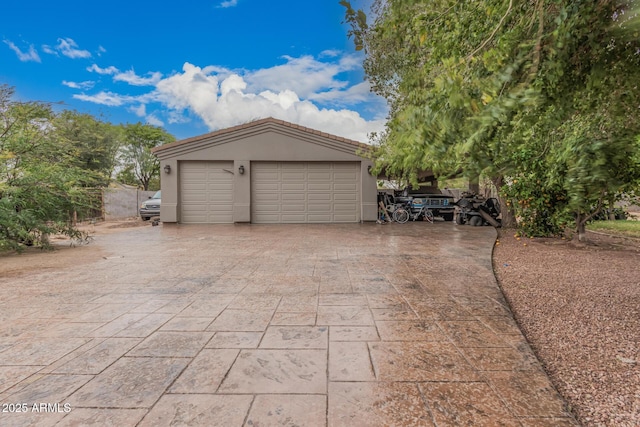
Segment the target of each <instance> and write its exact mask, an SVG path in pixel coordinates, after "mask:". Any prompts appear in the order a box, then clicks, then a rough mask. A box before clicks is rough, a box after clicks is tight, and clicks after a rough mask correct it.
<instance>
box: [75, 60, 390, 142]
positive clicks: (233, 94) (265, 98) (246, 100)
mask: <svg viewBox="0 0 640 427" xmlns="http://www.w3.org/2000/svg"><path fill="white" fill-rule="evenodd" d="M332 55H333V56H332ZM324 56H325V58H326V57H330V60H327V62H324V61H320V60H318V59H315V58H314V57H311V56H302V57H299V58H292V57H285V59H286V63H285V64H281V65H277V66H274V67H272V68H264V69H260V70H255V71H252V70H235V71H232V70H229V69H227V68H224V67H219V66H216V65H209V66H206V67H198V66H196V65H193V64H190V63H185V64H184V65H183V68H182V71H181V72H177V73H174V74H172V75H170V76H167V77H163V76H162V74H160V73H157V72H155V73H147V74H146V77H140V76H138V75H136V74H135V72H134V71H133V70H132V71H127V72H120V71H119V70H118V69H117V68H115V67H107V68H100V67H99V66H97V65H95V64H93V65H92V66H90V67H89V68H87V70H88V71H91V72H96V73H99V74H109V75H112V76H113V79H114V81H122V82H125V83H128V84H130V85H134V86H141V85H143V84H145V85H153V86H155V89H154V90H151V91H149V92H147V93H144V94H142V95H139V96H128V95H121V94H118V93H114V92H105V91H103V92H100V93H98V94H95V95H87V94H81V95H74V97H75V98H76V99H81V100H84V101H87V102H93V103H98V104H102V105H108V106H125V107H127V108H128V111H130V112H132V113H134V114H136V115H137V116H138V117H145V119H146V120H147V121H148V122H149V123H161V122H162V121H163V120H165V121H166V122H168V123H171V124H173V123H184V122H187V121H189V120H191V119H192V118H193V117H198V118H199V119H201V120H202V121H203V122H204V123H205V125H206V126H207V127H208V128H209V130H212V131H213V130H217V129H222V128H226V127H230V126H235V125H238V124H241V123H246V122H249V121H252V120H256V119H260V118H265V117H275V118H278V119H281V120H285V121H288V122H292V123H297V124H300V125H302V126H307V127H310V128H313V129H318V130H321V131H323V132H327V133H331V134H335V135H339V136H343V137H346V138H351V139H355V140H358V141H362V142H366V141H367V140H368V137H367V135H368V134H369V133H371V132H374V131H375V132H379V131H381V130H382V129H383V128H384V122H385V121H384V116H385V115H386V105H385V103H384V101H383V100H381V98H378V97H376V96H375V95H373V94H371V93H370V91H369V85H368V84H367V83H365V82H363V83H359V84H355V85H353V84H350V83H349V82H348V81H347V80H341V79H339V78H338V77H339V75H340V74H341V73H344V72H348V71H352V70H357V69H358V68H359V67H360V65H359V64H360V63H359V62H358V61H359V60H358V58H357V57H356V56H354V55H342V56H341V55H339V54H338V52H330V53H326V54H325V55H324ZM151 105H153V110H154V111H153V113H151V114H150V113H149V109H150V108H149V107H151ZM356 106H360V110H361V111H365V109H367V108H369V109H371V110H372V111H373V116H375V119H373V120H366V119H365V118H363V117H362V116H361V115H360V114H359V113H358V112H356V111H354V108H356ZM367 111H369V110H367Z"/></svg>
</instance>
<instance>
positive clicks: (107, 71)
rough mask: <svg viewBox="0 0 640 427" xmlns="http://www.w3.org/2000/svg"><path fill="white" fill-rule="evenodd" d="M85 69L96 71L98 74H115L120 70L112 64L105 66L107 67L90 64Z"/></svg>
mask: <svg viewBox="0 0 640 427" xmlns="http://www.w3.org/2000/svg"><path fill="white" fill-rule="evenodd" d="M87 71H89V72H93V73H98V74H116V73H119V72H120V70H118V69H117V68H116V67H114V66H111V67H107V68H100V67H98V66H97V65H96V64H91V66H90V67H87Z"/></svg>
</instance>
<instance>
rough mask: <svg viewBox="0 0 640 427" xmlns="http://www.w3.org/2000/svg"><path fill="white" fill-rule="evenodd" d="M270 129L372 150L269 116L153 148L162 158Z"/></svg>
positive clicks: (340, 147)
mask: <svg viewBox="0 0 640 427" xmlns="http://www.w3.org/2000/svg"><path fill="white" fill-rule="evenodd" d="M267 132H275V133H279V134H283V135H288V136H291V137H294V138H296V139H300V140H304V141H305V142H309V143H313V144H317V145H321V146H324V147H327V148H331V149H333V150H336V151H341V152H344V153H350V154H358V155H360V154H361V153H366V152H369V151H370V150H371V146H370V145H367V144H363V143H361V142H358V141H354V140H351V139H347V138H343V137H340V136H337V135H332V134H329V133H326V132H321V131H318V130H315V129H311V128H308V127H304V126H300V125H296V124H293V123H290V122H285V121H284V120H277V119H274V118H272V117H269V118H266V119H261V120H256V121H253V122H249V123H244V124H241V125H238V126H233V127H230V128H226V129H220V130H217V131H214V132H210V133H207V134H203V135H199V136H196V137H192V138H187V139H183V140H180V141H175V142H172V143H169V144H164V145H161V146H159V147H156V148H154V149H152V150H151V151H152V153H153V154H155V155H156V156H158V157H159V158H160V159H165V158H168V157H173V156H176V155H181V154H185V153H189V152H193V151H199V150H202V149H204V148H207V147H211V146H215V145H219V144H225V143H229V142H233V141H235V140H240V139H244V138H247V137H250V136H255V135H259V134H262V133H267Z"/></svg>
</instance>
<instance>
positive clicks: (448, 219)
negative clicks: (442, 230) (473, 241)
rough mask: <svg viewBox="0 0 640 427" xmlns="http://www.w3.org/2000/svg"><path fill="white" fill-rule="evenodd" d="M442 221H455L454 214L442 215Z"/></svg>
mask: <svg viewBox="0 0 640 427" xmlns="http://www.w3.org/2000/svg"><path fill="white" fill-rule="evenodd" d="M442 219H444V220H445V221H453V213H446V214H442Z"/></svg>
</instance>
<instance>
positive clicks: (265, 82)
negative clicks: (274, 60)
mask: <svg viewBox="0 0 640 427" xmlns="http://www.w3.org/2000/svg"><path fill="white" fill-rule="evenodd" d="M284 58H285V59H286V60H287V63H286V64H283V65H276V66H274V67H271V68H263V69H260V70H257V71H253V72H249V73H247V75H246V79H247V82H248V85H249V87H250V88H251V90H255V91H260V90H263V89H271V90H278V91H281V90H285V89H290V90H293V91H294V92H296V93H297V94H298V95H300V96H301V97H302V98H306V97H308V96H310V95H311V94H313V93H315V92H317V91H318V90H321V89H323V88H325V89H326V88H329V89H339V88H343V87H345V86H347V85H348V82H346V81H340V80H337V79H336V75H338V74H339V73H342V72H345V71H350V70H354V69H356V68H357V67H359V66H360V62H359V61H360V60H358V59H356V57H355V56H353V55H347V56H345V57H343V58H341V59H340V60H339V61H338V62H337V63H336V62H335V61H334V62H322V61H318V60H316V59H315V58H314V57H312V56H310V55H306V56H301V57H300V58H292V57H290V56H285V57H284Z"/></svg>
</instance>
